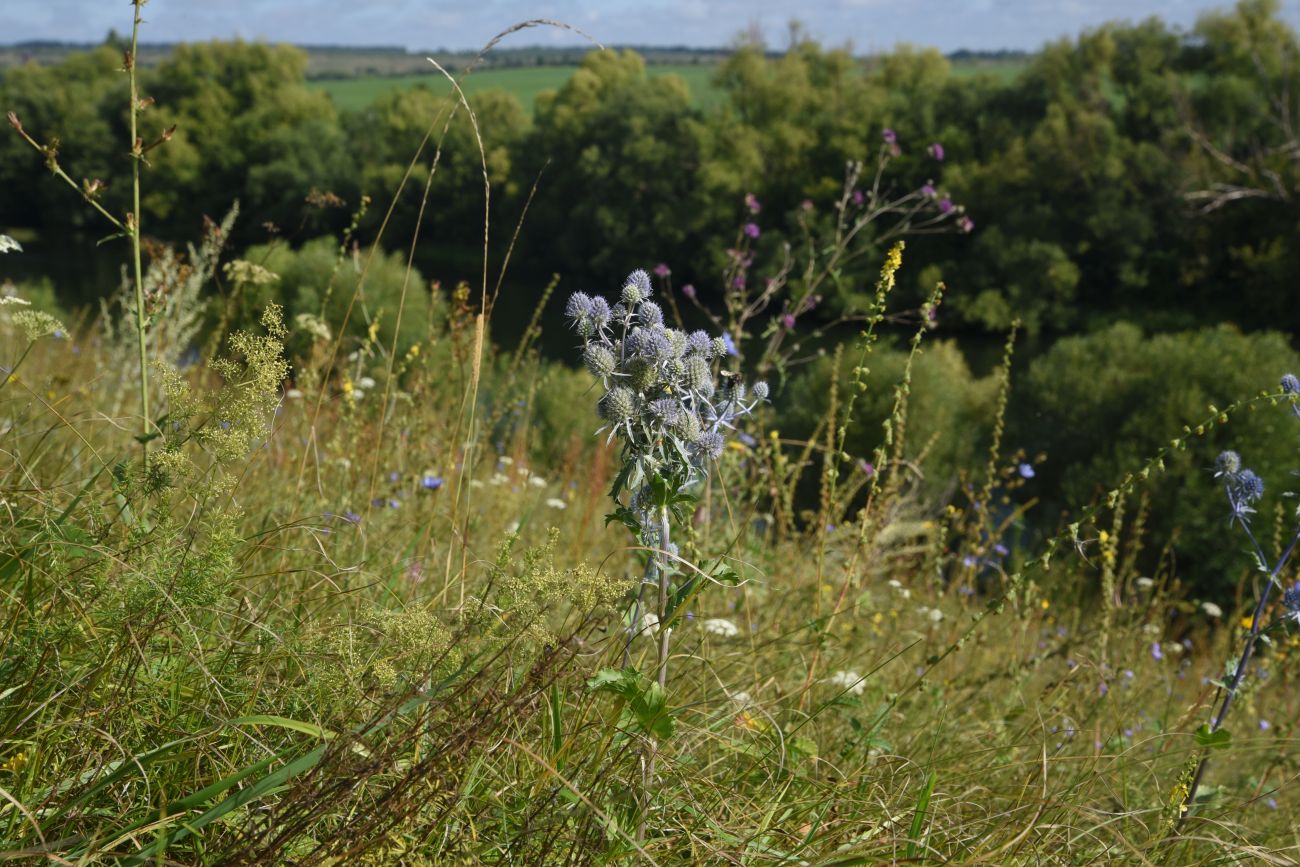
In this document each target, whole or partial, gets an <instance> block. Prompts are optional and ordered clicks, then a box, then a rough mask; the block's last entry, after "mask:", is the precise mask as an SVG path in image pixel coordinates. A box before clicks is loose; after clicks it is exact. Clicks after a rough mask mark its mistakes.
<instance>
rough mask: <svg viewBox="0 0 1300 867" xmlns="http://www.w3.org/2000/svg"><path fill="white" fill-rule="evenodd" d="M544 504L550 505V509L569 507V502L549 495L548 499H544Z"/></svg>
mask: <svg viewBox="0 0 1300 867" xmlns="http://www.w3.org/2000/svg"><path fill="white" fill-rule="evenodd" d="M546 505H548V506H550V507H551V508H552V509H567V508H569V504H568V503H566V502H564V500H561V499H560V498H559V497H551V498H550V499H549V500H547V501H546Z"/></svg>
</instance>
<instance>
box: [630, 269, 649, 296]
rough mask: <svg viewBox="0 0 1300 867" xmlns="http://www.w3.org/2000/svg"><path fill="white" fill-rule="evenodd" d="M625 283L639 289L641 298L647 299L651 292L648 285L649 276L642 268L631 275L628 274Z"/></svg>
mask: <svg viewBox="0 0 1300 867" xmlns="http://www.w3.org/2000/svg"><path fill="white" fill-rule="evenodd" d="M626 282H628V283H631V284H632V285H633V286H635V287H636V288H638V289H640V290H641V297H642V298H649V297H650V293H651V292H652V291H653V289H652V288H651V284H650V275H649V274H647V273H646V272H645V270H644V269H642V268H637V269H636V270H635V271H633V272H632V273H631V274H628V275H627V281H626Z"/></svg>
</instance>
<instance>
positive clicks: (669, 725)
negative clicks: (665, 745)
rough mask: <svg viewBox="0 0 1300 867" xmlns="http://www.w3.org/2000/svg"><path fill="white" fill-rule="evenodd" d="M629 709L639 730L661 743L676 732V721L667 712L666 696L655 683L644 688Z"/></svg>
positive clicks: (662, 689) (661, 688)
mask: <svg viewBox="0 0 1300 867" xmlns="http://www.w3.org/2000/svg"><path fill="white" fill-rule="evenodd" d="M631 709H632V714H633V715H634V716H635V717H636V721H637V723H639V724H640V726H641V730H642V731H644V732H646V733H647V734H652V735H654V736H655V737H657V738H658V739H659V740H661V741H666V740H668V739H669V738H671V737H672V736H673V733H674V732H675V731H676V730H677V721H676V720H675V719H673V715H672V713H671V712H670V711H669V710H668V695H667V693H665V692H664V688H663V687H662V686H660V685H659V684H657V683H652V684H650V685H649V686H648V687H646V689H645V691H644V692H642V693H641V694H640V695H639V696H637V697H636V698H635V699H634V700H633V701H632V704H631Z"/></svg>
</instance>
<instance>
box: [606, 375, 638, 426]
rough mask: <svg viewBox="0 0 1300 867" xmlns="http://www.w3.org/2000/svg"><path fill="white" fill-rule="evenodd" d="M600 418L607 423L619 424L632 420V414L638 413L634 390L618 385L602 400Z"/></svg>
mask: <svg viewBox="0 0 1300 867" xmlns="http://www.w3.org/2000/svg"><path fill="white" fill-rule="evenodd" d="M599 409H600V417H601V418H603V419H605V421H608V422H613V423H614V424H618V423H619V422H621V421H625V420H626V419H628V418H631V416H632V413H634V412H636V395H635V394H633V393H632V389H630V388H625V387H624V386H621V385H616V386H614V387H613V388H611V389H610V390H609V391H607V392H605V396H604V397H602V398H601V399H600V405H599Z"/></svg>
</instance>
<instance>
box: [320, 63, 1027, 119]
mask: <svg viewBox="0 0 1300 867" xmlns="http://www.w3.org/2000/svg"><path fill="white" fill-rule="evenodd" d="M1028 65H1029V62H1028V61H1027V60H973V61H966V62H961V63H954V64H953V67H952V72H953V75H955V76H960V77H967V76H972V75H978V74H981V73H986V74H989V75H992V76H995V77H996V78H998V79H999V80H1001V81H1003V82H1010V81H1011V80H1012V79H1014V78H1015V77H1016V76H1017V75H1019V74H1020V73H1021V72H1023V71H1024V70H1025V69H1026V68H1027V67H1028ZM577 68H578V67H576V66H525V67H511V68H508V69H486V70H483V71H482V72H476V73H474V74H473V75H471V76H469V77H468V78H466V79H464V81H463V82H462V86H463V87H464V88H465V92H466V93H467V94H470V95H473V94H475V93H477V92H479V91H483V90H491V89H493V88H500V89H502V90H506V91H509V92H511V93H513V94H514V95H515V96H516V97H518V98H519V102H520V103H521V104H522V105H523V107H524V111H525V112H527V113H528V114H529V115H531V114H532V113H533V103H534V102H535V101H536V99H537V95H538V94H539V93H541V92H542V91H544V90H558V89H560V88H561V87H563V86H564V83H565V82H566V81H568V80H569V77H570V76H571V75H573V72H574V70H576V69H577ZM714 68H715V67H714V66H713V64H708V63H697V64H662V65H661V64H652V65H650V66H647V67H646V69H647V70H648V72H649V74H650V75H651V76H652V77H653V76H658V75H679V76H681V77H682V78H683V79H684V80H685V81H686V85H687V87H689V88H690V91H691V101H692V102H693V103H694V104H695V105H697V106H699V107H701V108H710V107H712V106H714V105H716V104H717V103H718V102H719V101H720V100H721V99H722V94H721V93H720V92H719V91H718V89H717V88H716V87H714V86H713V82H712V77H713V71H714ZM308 84H309V85H310V86H311V87H313V88H316V89H317V90H323V91H325V92H326V93H328V94H329V95H330V96H331V97H333V99H334V104H335V105H337V106H338V107H339V108H340V109H343V110H347V111H356V110H358V109H362V108H365V107H366V106H367V105H369V104H370V103H372V102H374V100H375V99H376V98H377V97H378V96H379V95H380V94H382V93H386V92H387V91H390V90H394V89H397V88H408V87H418V86H421V85H422V86H424V87H428V88H431V89H432V90H433V91H434V92H436V93H447V92H449V91H450V89H451V85H449V84H448V83H447V80H446V79H445V78H443V77H442V76H441V75H437V74H432V73H431V74H429V75H393V76H385V75H369V76H363V77H360V78H338V79H318V80H315V81H311V82H308Z"/></svg>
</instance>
